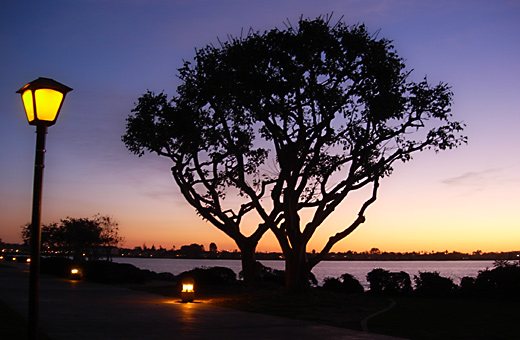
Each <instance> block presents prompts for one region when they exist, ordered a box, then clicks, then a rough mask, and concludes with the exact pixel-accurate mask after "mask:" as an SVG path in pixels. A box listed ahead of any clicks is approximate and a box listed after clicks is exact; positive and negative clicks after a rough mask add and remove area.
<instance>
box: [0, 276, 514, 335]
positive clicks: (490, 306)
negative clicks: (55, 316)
mask: <svg viewBox="0 0 520 340" xmlns="http://www.w3.org/2000/svg"><path fill="white" fill-rule="evenodd" d="M4 273H5V272H3V271H2V268H0V290H4V289H6V288H9V287H5V285H4V286H2V284H4V283H8V281H7V280H4V277H2V276H1V275H3V274H4ZM44 280H50V281H45V282H46V283H45V284H44V286H43V287H44V288H43V290H44V292H45V291H48V290H49V289H51V290H57V287H58V286H59V287H63V288H60V289H66V290H67V292H69V293H67V294H70V296H71V297H75V296H84V295H89V294H94V293H95V292H94V290H95V289H101V290H105V288H103V286H106V287H107V288H106V289H107V290H108V291H113V293H114V294H115V293H116V291H117V289H119V288H117V287H116V286H115V285H95V284H94V285H93V286H91V285H89V284H85V285H82V284H81V285H78V284H76V283H73V282H70V280H64V279H52V278H51V279H49V278H45V279H44ZM49 282H50V283H49ZM46 287H47V288H46ZM50 287H52V288H50ZM66 287H68V288H66ZM80 287H85V288H81V289H80ZM92 287H94V288H92ZM96 287H97V288H96ZM118 287H123V288H130V289H131V290H136V291H145V292H147V293H152V294H153V295H148V294H147V295H146V297H145V298H144V299H145V300H146V301H148V300H150V297H152V298H151V299H152V300H154V303H155V304H157V303H158V302H160V301H173V302H175V303H174V304H173V305H171V306H170V307H168V308H175V309H177V308H179V311H180V312H182V313H184V312H186V311H188V310H189V311H190V313H193V314H185V316H186V317H188V319H187V320H188V321H189V322H195V320H194V319H195V318H197V317H196V315H198V314H197V313H199V310H200V311H202V310H204V309H205V307H203V306H210V305H216V306H219V307H226V308H224V309H220V310H219V311H220V312H219V313H217V314H215V315H214V314H211V313H212V312H210V315H212V317H211V318H207V319H211V320H208V322H211V324H214V323H215V321H212V320H215V318H217V316H218V317H219V320H220V319H222V320H224V321H221V322H228V321H227V319H229V318H237V317H238V316H236V315H242V314H236V315H235V314H232V313H231V314H230V316H229V317H228V318H226V316H224V315H223V314H222V311H232V310H241V311H248V312H253V313H257V314H258V315H259V316H258V318H260V316H261V315H275V316H280V317H283V318H288V319H296V320H305V321H310V322H311V323H312V324H318V325H320V324H321V325H324V326H325V327H327V326H334V327H333V328H325V329H327V330H328V331H333V332H335V331H334V330H335V329H337V328H336V327H339V328H343V329H350V330H355V331H360V332H358V333H354V334H359V336H360V338H363V339H371V338H375V337H377V335H376V334H386V335H390V336H395V337H402V338H407V339H520V327H518V315H519V314H518V313H519V312H518V311H519V310H520V302H519V301H518V300H517V301H512V300H506V299H490V298H460V297H459V298H435V299H433V298H419V297H394V298H389V297H378V296H372V295H370V294H362V295H350V296H347V295H344V294H341V293H332V292H327V291H324V290H322V289H312V290H311V291H309V292H308V293H307V294H304V295H288V294H285V293H284V292H283V290H281V289H280V288H276V287H274V286H271V287H266V286H264V287H261V288H260V287H254V288H250V287H243V286H240V285H238V286H233V287H225V286H224V287H222V286H220V287H204V288H202V289H199V290H198V291H197V293H196V301H195V302H196V303H195V304H188V305H186V304H184V306H182V305H183V304H179V292H178V287H177V286H175V285H174V284H173V283H170V282H164V281H152V282H148V283H146V284H131V285H128V284H127V285H118ZM17 289H18V288H17ZM71 289H72V290H71ZM80 292H81V294H80ZM118 294H119V293H118ZM136 294H138V295H139V293H138V292H136ZM4 296H5V291H4ZM92 296H93V295H92ZM127 296H132V299H134V297H133V295H132V294H129V293H124V297H125V299H126V297H127ZM153 296H156V298H153ZM111 298H114V296H111ZM4 299H5V298H2V293H1V292H0V300H4ZM42 299H43V301H42V304H43V308H44V312H45V308H46V305H48V304H52V303H55V302H56V301H55V299H56V298H55V297H52V296H46V295H45V293H44V294H43V298H42ZM100 300H102V299H100ZM145 300H143V301H145ZM143 301H141V300H134V302H133V305H132V306H136V304H137V306H139V309H141V307H145V303H144V302H143ZM105 302H106V301H105ZM24 303H25V302H24ZM60 303H61V302H60ZM96 303H98V302H96ZM102 303H103V301H99V306H101V305H102ZM190 305H192V306H193V307H196V308H195V309H190V308H189V306H190ZM64 306H65V307H64V308H70V311H74V313H77V315H80V313H82V310H81V308H79V309H78V310H76V309H74V308H73V307H74V306H67V305H66V304H65V305H64ZM389 306H392V307H391V308H390V309H388V307H389ZM112 307H117V306H111V308H112ZM148 307H149V306H148V305H147V304H146V308H148ZM185 307H187V308H188V309H186V308H185ZM129 308H131V307H129ZM161 308H163V307H161ZM121 309H124V308H122V307H120V308H116V309H115V310H116V311H119V310H121ZM386 309H387V310H386ZM94 310H96V309H94ZM384 310H386V311H384ZM136 311H137V309H136ZM183 311H184V312H183ZM381 311H384V312H383V313H380V314H378V313H379V312H381ZM94 313H95V312H94ZM202 313H204V312H202ZM226 313H228V312H226ZM18 314H22V315H25V314H24V312H23V310H22V311H20V309H19V308H18V309H17V310H16V309H12V308H11V306H8V305H6V304H4V303H2V301H0V339H25V336H23V331H24V327H25V324H24V322H25V320H24V318H22V317H20V316H19V315H18ZM90 314H92V313H90ZM98 314H103V315H104V314H106V315H107V321H106V323H104V324H102V325H101V326H100V327H101V331H103V327H111V326H110V325H112V324H113V322H114V321H113V320H112V321H110V320H109V318H110V317H112V318H113V317H114V316H113V315H112V314H111V313H110V312H109V311H108V310H99V312H98ZM150 315H151V314H147V313H144V314H143V316H144V317H146V316H150ZM161 315H162V314H161ZM201 315H204V314H201ZM374 315H375V316H374ZM44 317H48V315H47V316H44ZM167 317H171V316H167ZM190 318H191V319H190ZM200 318H201V319H202V317H200ZM250 318H251V317H250ZM252 319H257V317H254V316H253V317H252ZM190 320H191V321H190ZM275 320H282V321H281V324H284V325H285V324H286V322H283V319H275ZM98 321H99V320H98ZM136 322H141V321H136ZM142 322H144V321H142ZM255 322H256V321H255ZM266 322H267V324H266V327H267V325H268V324H269V323H272V322H273V321H266ZM276 322H278V321H275V323H276ZM116 323H117V322H116ZM217 323H218V322H217ZM85 324H88V323H85ZM117 324H119V323H117ZM255 325H256V326H258V325H257V324H255ZM298 325H299V324H298ZM298 325H297V326H295V328H291V329H290V330H289V332H291V331H292V332H294V331H300V332H301V329H299V328H301V327H304V325H306V324H301V325H299V326H298ZM256 326H254V327H256ZM58 327H59V324H58ZM212 327H213V326H212ZM222 327H224V328H219V330H220V332H222V330H223V329H225V330H226V331H230V329H226V328H225V327H227V326H225V325H222ZM277 327H278V326H277ZM284 327H285V326H284ZM261 328H262V323H261V322H260V329H261ZM51 329H52V327H51ZM284 329H285V330H287V329H286V328H284ZM315 329H316V328H315ZM257 330H258V329H257V328H250V329H249V330H247V329H246V331H247V332H257ZM107 331H108V330H107ZM243 331H244V329H240V330H238V332H243ZM280 331H282V330H281V329H280ZM361 331H363V332H361ZM367 331H369V332H370V333H368V332H367ZM275 333H276V332H275ZM340 333H341V332H340ZM177 335H179V334H177ZM278 335H281V334H280V333H278ZM285 335H287V334H285ZM308 335H309V337H307V338H312V335H311V334H308ZM176 337H177V336H176ZM109 338H110V337H109ZM193 338H196V337H193ZM213 338H215V337H213ZM217 338H218V337H217ZM257 338H259V337H257ZM304 338H305V337H304ZM318 338H320V337H318ZM332 338H335V337H332ZM336 338H337V337H336ZM345 338H349V339H354V338H353V337H352V336H346V337H345ZM42 339H45V340H46V339H48V338H45V337H43V338H42ZM53 339H55V340H59V339H68V338H53ZM85 339H88V337H85ZM112 339H115V338H113V337H112Z"/></svg>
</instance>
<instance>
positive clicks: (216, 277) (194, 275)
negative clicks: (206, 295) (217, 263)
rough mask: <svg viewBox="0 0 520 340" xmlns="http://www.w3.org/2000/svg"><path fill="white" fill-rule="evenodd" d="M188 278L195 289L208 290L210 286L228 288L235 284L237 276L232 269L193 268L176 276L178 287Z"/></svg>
mask: <svg viewBox="0 0 520 340" xmlns="http://www.w3.org/2000/svg"><path fill="white" fill-rule="evenodd" d="M186 278H190V279H192V280H193V281H195V287H196V289H197V287H198V288H208V287H211V286H224V285H226V286H229V285H235V284H236V283H237V275H236V274H235V272H234V271H233V270H232V269H229V268H226V267H210V268H195V269H192V270H189V271H186V272H182V273H180V274H179V275H178V276H177V283H178V285H179V286H180V285H182V281H183V280H184V279H186Z"/></svg>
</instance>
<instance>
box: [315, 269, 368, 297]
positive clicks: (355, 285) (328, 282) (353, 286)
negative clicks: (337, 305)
mask: <svg viewBox="0 0 520 340" xmlns="http://www.w3.org/2000/svg"><path fill="white" fill-rule="evenodd" d="M323 289H324V290H328V291H332V292H338V293H345V294H362V293H363V292H364V289H363V286H362V285H361V283H359V281H358V280H357V279H356V278H355V277H354V276H352V275H350V274H348V273H345V274H343V275H341V276H340V278H339V279H338V278H334V277H326V278H325V279H324V280H323Z"/></svg>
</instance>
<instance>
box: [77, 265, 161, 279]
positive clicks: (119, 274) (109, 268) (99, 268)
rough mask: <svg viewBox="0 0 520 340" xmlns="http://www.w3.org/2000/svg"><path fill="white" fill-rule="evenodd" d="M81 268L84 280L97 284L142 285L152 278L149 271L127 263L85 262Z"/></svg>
mask: <svg viewBox="0 0 520 340" xmlns="http://www.w3.org/2000/svg"><path fill="white" fill-rule="evenodd" d="M83 267H84V268H83V270H84V276H85V279H86V280H87V281H92V282H99V283H144V282H146V281H147V280H149V279H150V278H151V277H152V276H153V274H152V272H151V271H149V270H146V269H139V268H137V267H136V266H134V265H131V264H129V263H114V262H110V261H87V262H85V263H84V264H83Z"/></svg>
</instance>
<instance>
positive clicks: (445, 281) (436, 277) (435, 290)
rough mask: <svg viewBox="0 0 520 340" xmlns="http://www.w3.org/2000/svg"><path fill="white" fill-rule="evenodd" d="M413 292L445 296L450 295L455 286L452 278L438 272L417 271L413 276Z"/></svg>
mask: <svg viewBox="0 0 520 340" xmlns="http://www.w3.org/2000/svg"><path fill="white" fill-rule="evenodd" d="M414 281H415V293H416V294H417V295H420V296H427V297H446V296H450V295H452V294H453V293H454V292H455V291H456V288H457V285H456V284H454V283H453V280H452V279H451V278H448V277H443V276H440V274H439V273H438V272H419V276H417V275H416V276H415V277H414Z"/></svg>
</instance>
